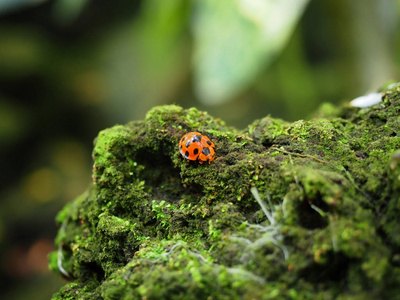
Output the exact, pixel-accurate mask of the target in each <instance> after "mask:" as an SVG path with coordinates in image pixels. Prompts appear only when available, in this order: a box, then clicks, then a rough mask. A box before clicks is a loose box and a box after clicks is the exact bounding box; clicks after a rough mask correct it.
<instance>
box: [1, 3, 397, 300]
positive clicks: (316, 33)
mask: <svg viewBox="0 0 400 300" xmlns="http://www.w3.org/2000/svg"><path fill="white" fill-rule="evenodd" d="M399 8H400V1H394V0H364V1H353V0H326V1H318V0H310V1H308V0H296V1H293V0H219V1H212V0H168V1H164V0H147V1H134V0H131V1H123V0H113V1H109V0H96V1H94V0H75V1H71V0H53V1H45V0H42V1H38V0H0V151H1V153H0V154H1V155H0V163H1V172H0V174H1V175H0V176H1V180H0V285H1V286H0V299H48V298H50V296H51V295H52V293H54V292H56V291H57V290H58V289H59V288H60V286H61V285H62V284H63V283H64V281H63V280H62V279H60V278H58V276H56V275H54V274H51V273H49V271H48V270H47V253H48V252H50V251H52V250H53V249H54V245H53V239H54V237H55V234H56V230H57V228H56V225H55V223H54V217H55V215H56V213H57V212H58V211H59V210H60V209H61V207H62V206H63V205H64V204H65V203H67V202H68V201H70V200H72V199H73V198H74V197H76V196H78V195H79V194H81V193H82V192H83V191H84V190H85V189H86V187H87V186H88V185H89V184H90V173H91V149H92V146H93V139H94V137H95V136H96V135H97V133H98V131H100V130H101V129H104V128H106V127H109V126H112V125H114V124H116V123H120V124H121V123H122V124H123V123H126V122H128V121H130V120H136V119H143V118H144V116H145V113H146V112H147V111H148V110H149V109H150V108H151V107H153V106H155V105H161V104H169V103H174V104H178V105H181V106H183V107H185V108H188V107H192V106H195V107H197V108H199V109H201V110H206V111H208V112H209V113H210V114H211V115H213V116H214V117H219V118H221V119H223V120H224V121H225V122H226V123H227V124H228V125H232V126H235V127H237V128H240V129H241V128H245V127H246V125H247V124H249V123H251V122H252V121H253V120H254V119H257V118H261V117H264V116H266V115H268V114H270V115H271V116H273V117H279V118H283V119H286V120H289V121H294V120H297V119H302V118H307V117H309V116H310V114H311V113H312V111H313V110H315V109H316V108H317V107H318V106H319V104H320V103H322V102H331V103H333V104H336V103H339V102H343V101H349V100H351V99H352V98H355V97H358V96H360V95H363V94H365V93H367V92H371V91H375V90H376V89H377V88H378V87H380V86H382V85H384V84H386V83H387V82H389V81H391V80H397V79H398V75H399V65H400V52H399V46H400V44H399V41H400V40H399V38H400V31H399V16H400V14H399V12H400V11H399Z"/></svg>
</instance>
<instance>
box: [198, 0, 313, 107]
mask: <svg viewBox="0 0 400 300" xmlns="http://www.w3.org/2000/svg"><path fill="white" fill-rule="evenodd" d="M307 3H308V0H297V1H292V0H280V1H277V0H235V1H232V0H220V1H213V0H197V1H195V10H194V23H193V33H194V37H195V53H194V67H195V88H196V92H197V95H198V96H199V98H200V100H201V101H203V102H204V103H206V104H219V103H223V102H226V101H228V100H229V99H230V98H231V97H233V96H235V94H237V93H239V92H241V91H242V90H243V89H245V88H246V87H247V86H248V85H249V84H250V83H251V81H252V80H253V79H254V77H255V76H256V75H257V74H258V73H259V72H260V71H261V70H262V69H264V68H265V67H266V65H267V64H268V63H270V62H271V60H272V59H273V58H274V56H275V55H276V54H277V53H278V52H279V51H280V50H281V49H282V47H283V46H284V45H285V42H286V41H287V40H288V38H289V36H290V34H291V32H292V31H293V29H294V26H295V24H296V22H297V21H298V19H299V17H300V16H301V14H302V12H303V10H304V8H305V6H306V4H307Z"/></svg>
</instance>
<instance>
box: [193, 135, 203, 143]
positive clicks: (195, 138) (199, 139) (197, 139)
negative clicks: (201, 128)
mask: <svg viewBox="0 0 400 300" xmlns="http://www.w3.org/2000/svg"><path fill="white" fill-rule="evenodd" d="M201 138H202V136H201V135H195V136H194V137H193V142H200V141H201Z"/></svg>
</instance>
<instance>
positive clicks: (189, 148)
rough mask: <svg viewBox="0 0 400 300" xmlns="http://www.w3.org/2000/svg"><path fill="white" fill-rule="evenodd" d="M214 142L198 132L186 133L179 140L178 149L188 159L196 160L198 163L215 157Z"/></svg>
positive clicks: (210, 160) (209, 160)
mask: <svg viewBox="0 0 400 300" xmlns="http://www.w3.org/2000/svg"><path fill="white" fill-rule="evenodd" d="M214 147H215V145H214V143H213V142H212V141H211V140H210V139H209V138H208V137H206V136H205V135H202V134H201V133H200V132H189V133H186V134H185V135H184V136H183V137H182V138H181V141H180V142H179V151H180V152H181V154H182V156H183V157H184V158H186V159H187V160H188V161H189V160H198V161H199V163H201V164H202V163H203V162H205V161H208V163H210V162H212V161H213V160H214V159H215V150H214Z"/></svg>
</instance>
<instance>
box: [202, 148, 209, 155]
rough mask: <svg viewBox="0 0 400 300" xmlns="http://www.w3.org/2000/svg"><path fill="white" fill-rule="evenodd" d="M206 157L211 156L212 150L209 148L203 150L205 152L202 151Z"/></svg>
mask: <svg viewBox="0 0 400 300" xmlns="http://www.w3.org/2000/svg"><path fill="white" fill-rule="evenodd" d="M201 152H202V153H203V154H204V155H206V156H207V155H209V154H210V149H209V148H207V147H205V148H203V151H201Z"/></svg>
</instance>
